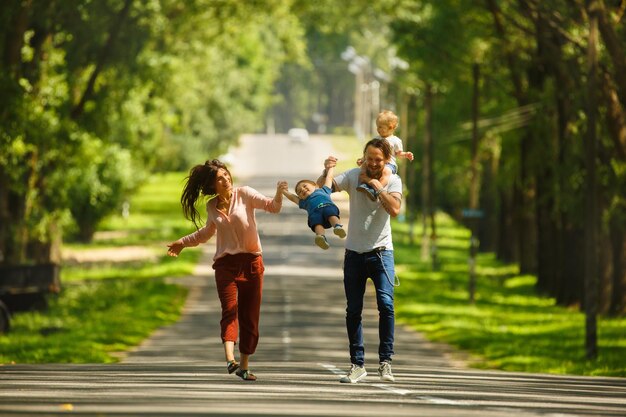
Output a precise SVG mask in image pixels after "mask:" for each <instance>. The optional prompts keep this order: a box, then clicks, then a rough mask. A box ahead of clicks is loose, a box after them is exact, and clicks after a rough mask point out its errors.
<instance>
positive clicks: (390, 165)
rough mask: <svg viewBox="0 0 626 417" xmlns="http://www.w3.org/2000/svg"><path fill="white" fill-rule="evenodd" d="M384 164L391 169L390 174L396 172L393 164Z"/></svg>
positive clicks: (396, 169)
mask: <svg viewBox="0 0 626 417" xmlns="http://www.w3.org/2000/svg"><path fill="white" fill-rule="evenodd" d="M385 166H386V167H387V168H389V169H390V170H391V174H392V175H395V174H397V173H398V167H397V166H396V165H394V164H390V163H386V164H385Z"/></svg>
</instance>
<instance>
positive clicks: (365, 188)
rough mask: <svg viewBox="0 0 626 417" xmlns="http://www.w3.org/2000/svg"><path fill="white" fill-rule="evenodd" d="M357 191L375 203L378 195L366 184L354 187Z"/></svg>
mask: <svg viewBox="0 0 626 417" xmlns="http://www.w3.org/2000/svg"><path fill="white" fill-rule="evenodd" d="M356 190H357V191H360V192H362V193H365V195H366V196H367V198H369V199H370V200H372V201H374V202H375V201H376V200H378V194H377V193H376V191H374V190H373V189H372V187H370V186H369V185H367V184H359V186H358V187H356Z"/></svg>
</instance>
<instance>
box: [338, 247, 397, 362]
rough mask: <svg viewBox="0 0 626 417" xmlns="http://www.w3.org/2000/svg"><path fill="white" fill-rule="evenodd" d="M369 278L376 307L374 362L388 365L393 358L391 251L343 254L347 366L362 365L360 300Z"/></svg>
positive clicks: (361, 310) (363, 358) (363, 359)
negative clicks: (372, 286)
mask: <svg viewBox="0 0 626 417" xmlns="http://www.w3.org/2000/svg"><path fill="white" fill-rule="evenodd" d="M368 277H369V278H371V279H372V281H373V282H374V287H375V288H376V303H377V305H378V338H379V345H378V358H379V360H380V361H381V362H382V361H391V356H392V355H393V333H394V326H395V316H394V310H393V291H394V286H393V282H394V277H395V270H394V263H393V251H391V250H381V251H377V250H373V251H371V252H366V253H357V252H354V251H351V250H346V254H345V258H344V265H343V286H344V289H345V292H346V301H347V308H346V327H347V330H348V340H349V342H350V362H352V363H354V364H357V365H361V366H362V365H363V364H364V363H365V348H364V346H363V324H362V317H361V313H362V312H363V296H364V295H365V284H366V282H367V278H368Z"/></svg>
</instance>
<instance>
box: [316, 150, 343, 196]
mask: <svg viewBox="0 0 626 417" xmlns="http://www.w3.org/2000/svg"><path fill="white" fill-rule="evenodd" d="M336 166H337V158H335V157H334V156H329V157H328V158H326V160H325V161H324V172H322V175H320V177H319V178H318V179H317V181H316V182H317V186H318V187H320V188H321V187H322V186H323V185H325V184H326V177H327V176H328V175H327V174H328V169H329V168H334V167H336ZM331 174H332V173H331ZM331 184H332V186H331V187H330V189H331V190H333V192H335V191H338V188H339V187H337V183H336V182H335V180H334V178H332V179H331Z"/></svg>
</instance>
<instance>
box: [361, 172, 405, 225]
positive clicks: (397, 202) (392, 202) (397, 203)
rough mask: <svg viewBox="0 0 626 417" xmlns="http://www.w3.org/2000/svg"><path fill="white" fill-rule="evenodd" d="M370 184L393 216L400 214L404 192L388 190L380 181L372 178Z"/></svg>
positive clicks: (386, 209)
mask: <svg viewBox="0 0 626 417" xmlns="http://www.w3.org/2000/svg"><path fill="white" fill-rule="evenodd" d="M369 185H370V186H371V187H372V188H373V189H374V190H375V191H376V193H377V194H378V200H379V201H380V203H381V204H382V205H383V207H384V209H385V211H386V212H387V213H389V215H390V216H391V217H396V216H397V215H398V214H400V207H401V206H402V193H398V192H395V191H393V192H391V193H390V192H388V191H387V190H385V189H384V188H383V185H382V184H381V183H380V181H378V180H376V179H374V180H372V181H371V182H370V183H369Z"/></svg>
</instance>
